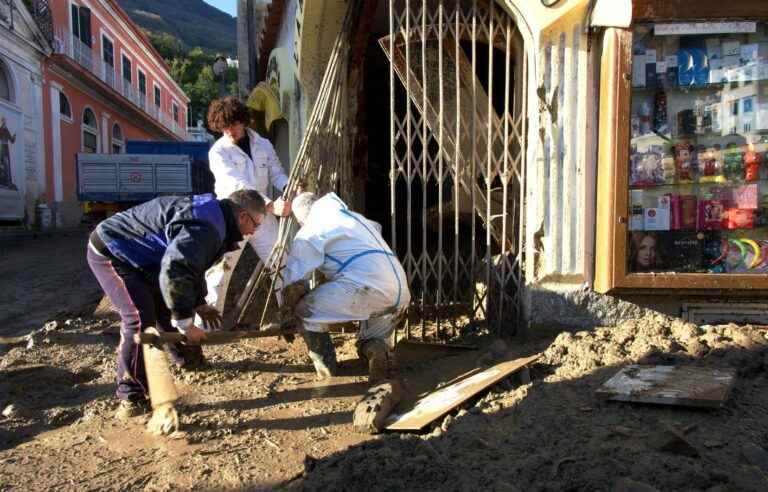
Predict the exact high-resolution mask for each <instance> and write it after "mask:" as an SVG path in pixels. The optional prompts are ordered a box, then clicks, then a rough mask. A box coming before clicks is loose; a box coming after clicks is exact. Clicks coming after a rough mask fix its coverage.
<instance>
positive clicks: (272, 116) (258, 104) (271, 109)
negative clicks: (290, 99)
mask: <svg viewBox="0 0 768 492" xmlns="http://www.w3.org/2000/svg"><path fill="white" fill-rule="evenodd" d="M246 104H247V105H248V107H249V108H251V109H252V110H254V111H258V112H259V113H263V114H264V121H263V124H264V128H266V129H267V130H269V129H270V128H271V127H272V123H274V122H275V121H277V120H279V119H281V118H283V111H282V110H281V109H280V99H279V98H278V95H277V94H275V91H274V90H273V89H272V87H270V85H269V84H267V83H266V82H259V83H258V84H257V85H256V87H254V88H253V90H252V91H251V94H250V95H249V96H248V102H247V103H246Z"/></svg>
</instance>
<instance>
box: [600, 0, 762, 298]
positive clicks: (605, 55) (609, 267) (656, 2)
mask: <svg viewBox="0 0 768 492" xmlns="http://www.w3.org/2000/svg"><path fill="white" fill-rule="evenodd" d="M704 3H706V4H707V6H706V7H702V8H698V7H697V8H691V9H690V11H686V12H676V14H677V15H669V13H668V11H669V10H674V9H675V7H674V6H673V5H672V3H669V4H667V3H664V2H662V1H661V0H643V1H641V2H639V4H643V5H635V6H634V9H635V11H636V12H638V11H639V12H646V11H647V12H655V15H637V16H635V19H634V20H635V22H634V23H633V24H632V25H631V26H630V27H629V28H627V29H621V28H610V29H607V30H606V31H605V35H604V39H603V50H602V59H601V60H600V74H599V80H600V84H599V92H600V107H599V115H598V120H599V122H598V125H599V128H600V132H599V135H598V142H597V143H598V159H597V167H598V172H597V176H598V178H597V208H596V234H595V244H596V252H595V280H594V284H593V286H594V290H595V291H596V292H598V293H602V294H605V293H617V292H619V293H628V292H637V291H640V292H645V293H649V292H655V293H663V292H664V291H665V289H666V290H670V289H674V290H675V292H680V291H681V290H682V291H685V292H688V293H702V292H708V291H713V292H714V291H717V292H720V291H722V290H723V289H729V290H733V291H755V290H760V291H762V290H768V275H765V274H742V273H723V274H707V273H667V272H658V273H656V272H653V273H638V272H629V271H628V265H627V258H628V256H627V253H628V252H629V244H628V242H629V239H628V236H629V235H628V224H629V217H628V207H629V193H627V190H628V189H629V169H628V168H629V166H627V165H626V163H628V162H629V156H630V144H629V142H630V133H631V128H630V118H629V108H630V107H631V106H630V101H631V93H632V87H631V86H632V57H631V56H625V54H626V53H632V46H633V32H634V28H635V24H638V23H648V22H686V21H690V22H717V21H719V20H723V19H726V20H734V19H736V17H734V16H735V14H734V16H731V15H728V16H726V15H725V9H724V7H722V5H720V4H717V6H715V3H714V2H709V1H707V2H704ZM646 4H647V5H650V6H651V7H653V8H651V7H648V8H647V10H643V9H644V8H645V7H644V5H646ZM710 5H711V6H710ZM742 7H743V8H745V9H746V8H750V9H753V13H750V14H741V15H738V16H737V17H738V20H745V21H750V22H751V21H756V22H768V3H759V4H758V3H757V2H745V4H744V5H743V6H742ZM710 8H711V10H708V9H710ZM740 8H741V7H740ZM717 12H720V14H719V15H718V14H717ZM730 113H731V110H730V108H728V114H727V115H722V118H723V123H724V125H723V126H725V124H728V125H729V126H731V125H730V122H729V121H728V118H734V117H733V116H731V114H730Z"/></svg>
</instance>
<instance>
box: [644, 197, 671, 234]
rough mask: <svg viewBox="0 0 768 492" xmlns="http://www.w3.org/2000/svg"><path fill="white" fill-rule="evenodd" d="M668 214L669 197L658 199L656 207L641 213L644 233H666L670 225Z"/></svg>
mask: <svg viewBox="0 0 768 492" xmlns="http://www.w3.org/2000/svg"><path fill="white" fill-rule="evenodd" d="M669 213H670V203H669V196H668V195H665V196H662V197H659V203H658V206H657V207H650V208H646V209H645V210H644V211H643V219H644V220H643V228H644V229H645V230H646V231H668V230H669V225H670V221H669Z"/></svg>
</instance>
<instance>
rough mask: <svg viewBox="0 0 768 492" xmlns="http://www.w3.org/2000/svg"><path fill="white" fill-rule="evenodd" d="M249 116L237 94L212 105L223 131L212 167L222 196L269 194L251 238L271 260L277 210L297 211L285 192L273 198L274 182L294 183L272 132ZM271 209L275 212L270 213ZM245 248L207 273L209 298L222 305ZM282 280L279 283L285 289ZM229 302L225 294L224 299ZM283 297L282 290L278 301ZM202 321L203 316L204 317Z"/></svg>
mask: <svg viewBox="0 0 768 492" xmlns="http://www.w3.org/2000/svg"><path fill="white" fill-rule="evenodd" d="M247 121H249V118H248V108H247V107H246V106H245V104H243V103H242V101H240V100H239V99H238V98H236V97H224V98H221V99H216V100H214V101H213V102H212V103H211V105H210V106H209V108H208V126H209V128H210V129H211V130H213V131H216V132H221V133H222V134H223V135H222V137H221V138H219V139H218V140H217V141H216V143H214V144H213V147H211V150H210V151H209V152H208V161H209V164H210V169H211V172H212V173H213V175H214V177H215V178H216V185H215V189H214V190H215V192H216V196H217V197H219V198H222V197H227V196H229V195H230V194H232V192H234V191H237V190H242V189H249V190H256V191H258V192H259V193H261V195H262V196H263V197H264V201H265V202H266V204H267V212H268V213H267V215H266V216H265V217H264V220H263V221H262V223H261V225H260V226H259V227H258V228H257V229H256V231H255V232H254V233H253V235H252V236H251V237H250V238H248V242H249V243H250V244H251V247H253V249H254V251H256V254H257V255H258V256H259V258H260V259H261V261H262V262H264V264H266V262H267V260H268V258H269V254H270V252H271V251H272V247H273V246H274V245H275V242H276V241H277V234H278V225H279V224H278V221H277V217H276V216H280V217H285V216H287V215H289V214H290V213H291V203H290V202H289V201H285V200H283V199H281V198H278V199H277V200H274V201H272V200H271V199H270V195H271V193H270V191H271V190H270V187H273V188H275V189H276V190H277V191H278V193H282V191H283V189H284V188H285V185H286V184H287V183H288V176H286V174H285V171H284V170H283V166H282V165H281V164H280V160H279V159H278V158H277V154H276V153H275V149H274V147H272V144H271V143H270V142H269V140H267V139H266V138H263V137H261V136H260V135H259V134H258V133H256V132H255V131H253V130H251V129H250V128H246V126H245V123H246V122H247ZM270 212H271V213H270ZM241 253H242V248H241V249H240V250H238V251H235V252H233V253H230V254H228V255H227V256H225V257H224V259H223V260H222V261H221V262H220V263H219V264H218V265H216V266H214V267H213V268H211V269H210V270H208V271H207V272H206V274H205V279H206V286H207V288H208V294H207V296H206V298H205V299H206V301H207V302H208V304H210V305H212V306H216V304H217V303H218V301H219V300H220V299H221V296H222V295H223V294H224V293H223V292H222V290H223V286H224V277H225V272H226V271H231V270H232V269H234V267H235V265H236V264H237V260H238V259H239V257H240V254H241ZM279 287H280V286H279V285H277V288H278V289H279ZM221 301H222V302H221V303H220V304H221V307H223V304H224V303H223V299H221ZM280 301H281V298H280V296H278V303H280ZM198 321H200V320H198Z"/></svg>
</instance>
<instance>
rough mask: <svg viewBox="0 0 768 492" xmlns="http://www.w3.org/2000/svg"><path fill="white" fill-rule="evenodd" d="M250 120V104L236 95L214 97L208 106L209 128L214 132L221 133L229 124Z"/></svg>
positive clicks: (244, 122)
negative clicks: (244, 102)
mask: <svg viewBox="0 0 768 492" xmlns="http://www.w3.org/2000/svg"><path fill="white" fill-rule="evenodd" d="M248 121H249V117H248V106H246V105H245V104H243V102H242V101H241V100H240V99H238V98H236V97H234V96H227V97H222V98H220V99H214V100H213V101H212V102H211V105H210V106H208V128H209V129H211V130H213V131H214V132H218V133H221V132H222V131H223V130H224V129H225V128H227V127H228V126H232V125H234V124H235V123H243V124H246V123H248Z"/></svg>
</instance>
